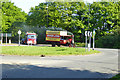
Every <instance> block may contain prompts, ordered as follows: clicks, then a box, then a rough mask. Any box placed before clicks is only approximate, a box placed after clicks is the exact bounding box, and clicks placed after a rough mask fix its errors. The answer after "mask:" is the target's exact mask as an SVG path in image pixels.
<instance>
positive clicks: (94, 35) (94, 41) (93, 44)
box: [93, 29, 95, 50]
mask: <svg viewBox="0 0 120 80" xmlns="http://www.w3.org/2000/svg"><path fill="white" fill-rule="evenodd" d="M94 48H95V29H94V30H93V50H94Z"/></svg>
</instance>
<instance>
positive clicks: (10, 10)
mask: <svg viewBox="0 0 120 80" xmlns="http://www.w3.org/2000/svg"><path fill="white" fill-rule="evenodd" d="M119 15H120V1H118V2H104V1H102V2H93V3H92V4H89V3H85V2H45V3H39V5H36V6H35V7H31V9H30V11H29V13H28V14H26V13H25V12H24V11H22V10H21V9H20V8H18V7H17V6H15V5H14V3H11V2H2V32H12V33H13V35H17V31H18V29H22V28H24V27H23V26H24V25H26V26H29V27H30V28H34V27H36V28H41V27H46V28H50V27H55V28H56V27H57V28H62V29H64V30H67V31H70V32H72V33H73V34H74V35H75V40H76V41H80V42H84V38H85V37H84V32H85V31H86V30H89V31H93V30H94V29H95V30H96V40H98V39H99V38H101V37H103V36H107V35H120V16H119Z"/></svg>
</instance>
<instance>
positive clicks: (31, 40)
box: [22, 32, 37, 45]
mask: <svg viewBox="0 0 120 80" xmlns="http://www.w3.org/2000/svg"><path fill="white" fill-rule="evenodd" d="M22 44H34V45H35V44H37V36H36V33H31V32H27V33H26V35H25V39H22Z"/></svg>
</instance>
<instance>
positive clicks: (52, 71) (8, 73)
mask: <svg viewBox="0 0 120 80" xmlns="http://www.w3.org/2000/svg"><path fill="white" fill-rule="evenodd" d="M2 68H3V71H2V78H3V79H2V80H4V79H5V78H14V79H15V78H53V79H54V78H66V79H67V78H76V79H78V80H107V78H108V77H109V76H111V75H112V74H106V73H99V72H91V71H88V70H82V71H81V70H71V69H67V68H66V67H61V68H55V67H40V66H37V65H36V66H35V65H28V64H2ZM14 79H11V80H14ZM16 80H17V79H16ZM21 80H23V79H21ZM28 80H30V79H28ZM33 80H35V79H33ZM54 80H56V79H54ZM69 80H70V79H69Z"/></svg>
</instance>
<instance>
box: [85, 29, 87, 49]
mask: <svg viewBox="0 0 120 80" xmlns="http://www.w3.org/2000/svg"><path fill="white" fill-rule="evenodd" d="M85 36H86V41H85V51H87V31H85Z"/></svg>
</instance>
